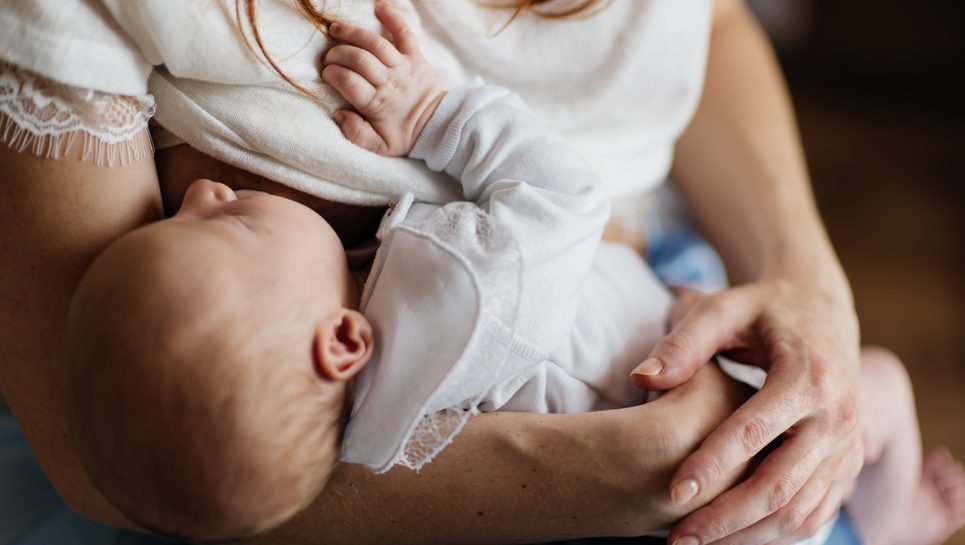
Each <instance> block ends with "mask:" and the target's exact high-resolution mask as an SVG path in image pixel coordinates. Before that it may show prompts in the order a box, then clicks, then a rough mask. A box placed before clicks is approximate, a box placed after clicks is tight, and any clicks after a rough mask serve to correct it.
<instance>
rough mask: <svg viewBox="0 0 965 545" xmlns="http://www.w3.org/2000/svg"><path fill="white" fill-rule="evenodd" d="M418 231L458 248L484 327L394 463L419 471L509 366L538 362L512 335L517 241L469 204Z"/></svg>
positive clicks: (518, 275) (518, 281)
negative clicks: (477, 293)
mask: <svg viewBox="0 0 965 545" xmlns="http://www.w3.org/2000/svg"><path fill="white" fill-rule="evenodd" d="M419 227H420V231H421V232H422V233H426V234H431V236H432V238H434V239H435V240H436V241H437V242H438V243H440V244H443V245H445V246H449V247H452V248H458V249H459V253H460V254H461V256H462V257H463V258H464V259H465V260H466V262H467V263H468V264H469V266H470V268H471V270H472V271H473V272H474V276H475V278H476V281H477V282H478V287H479V290H480V293H481V300H480V304H481V310H482V313H481V314H482V315H483V316H484V318H483V325H482V326H477V328H476V331H475V333H474V334H473V335H472V339H471V340H470V341H469V344H468V345H467V346H466V347H464V353H463V355H462V357H461V358H460V361H459V362H457V363H456V366H457V369H456V370H455V372H454V373H453V374H454V375H455V376H457V377H459V378H458V379H457V380H456V381H455V382H450V383H446V384H444V385H442V387H441V388H440V391H438V392H437V393H436V395H434V396H433V400H432V401H431V402H430V404H429V406H428V407H427V409H428V411H427V412H425V413H424V414H423V415H422V416H421V418H420V419H419V420H418V422H417V423H416V425H415V427H414V429H413V430H412V433H411V435H410V436H409V437H408V439H407V440H406V442H405V447H404V448H403V450H402V452H401V453H400V455H399V456H398V458H397V459H396V460H395V462H394V463H395V464H396V465H402V466H405V467H407V468H409V469H414V470H416V471H418V470H420V469H422V467H423V466H425V465H426V464H428V463H429V462H431V461H432V459H433V458H435V457H436V455H438V454H439V453H440V452H442V451H443V450H444V449H445V448H446V447H447V446H449V444H451V443H452V441H453V439H455V437H456V436H457V435H459V432H461V431H462V428H463V427H464V426H465V425H466V422H467V421H468V420H469V419H470V418H471V417H473V416H475V415H477V414H479V405H480V403H481V402H482V401H483V398H485V396H486V394H487V393H488V391H489V389H490V388H491V387H492V386H494V385H495V384H496V383H498V382H501V381H502V380H503V379H504V378H505V377H506V376H507V375H508V374H509V373H510V372H509V371H507V365H512V364H511V363H510V362H511V361H516V360H520V359H523V360H526V361H540V360H542V359H543V358H544V356H543V355H535V354H534V353H531V350H530V347H529V346H525V347H524V346H522V345H521V344H520V340H519V339H518V338H516V337H515V335H514V334H513V333H512V332H513V331H514V329H515V327H514V325H515V322H516V316H517V314H518V312H519V290H520V288H521V286H522V256H521V255H520V251H519V248H518V246H517V244H516V241H515V239H514V238H513V237H511V236H509V235H508V234H506V233H504V232H503V231H502V230H501V229H498V228H497V226H496V225H494V224H493V218H492V217H491V216H490V215H489V214H487V213H486V212H484V211H483V210H480V209H479V208H478V207H476V206H475V205H472V204H468V203H452V204H449V205H447V206H445V207H443V208H442V209H440V210H438V211H436V212H435V213H434V214H433V215H432V216H431V217H429V218H427V219H426V220H425V221H424V222H422V223H421V225H420V226H419Z"/></svg>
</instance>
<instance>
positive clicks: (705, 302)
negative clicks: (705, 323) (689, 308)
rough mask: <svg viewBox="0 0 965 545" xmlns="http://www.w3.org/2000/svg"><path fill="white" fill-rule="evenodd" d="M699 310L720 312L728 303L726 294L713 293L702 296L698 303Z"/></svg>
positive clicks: (712, 312) (713, 312)
mask: <svg viewBox="0 0 965 545" xmlns="http://www.w3.org/2000/svg"><path fill="white" fill-rule="evenodd" d="M697 304H698V305H700V307H701V310H704V311H705V312H708V313H711V314H721V313H723V312H724V310H725V309H726V308H727V307H728V306H729V305H730V302H729V301H728V300H727V296H726V294H715V295H710V296H707V297H704V298H703V299H701V300H700V301H699V302H698V303H697Z"/></svg>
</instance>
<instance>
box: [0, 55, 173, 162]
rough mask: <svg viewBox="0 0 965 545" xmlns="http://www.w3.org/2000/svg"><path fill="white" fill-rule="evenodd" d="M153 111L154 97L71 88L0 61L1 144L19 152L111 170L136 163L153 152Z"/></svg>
mask: <svg viewBox="0 0 965 545" xmlns="http://www.w3.org/2000/svg"><path fill="white" fill-rule="evenodd" d="M154 108H155V105H154V97H152V96H151V95H142V96H126V95H116V94H110V93H101V92H99V91H94V90H91V89H83V88H79V87H71V86H69V85H63V84H60V83H57V82H55V81H53V80H50V79H47V78H45V77H43V76H40V75H38V74H35V73H33V72H29V71H27V70H23V69H22V68H19V67H17V66H14V65H12V64H9V63H5V62H2V61H0V143H2V144H6V145H7V146H9V147H11V148H13V149H15V150H17V151H18V152H23V151H29V152H30V153H32V154H34V155H37V156H39V157H46V158H48V159H60V158H62V157H66V156H68V154H71V155H74V156H78V157H79V158H80V159H81V160H82V161H92V162H93V163H94V164H96V165H108V166H114V165H116V164H121V165H123V164H126V163H129V162H131V161H136V160H138V159H141V158H143V157H146V156H149V155H150V154H152V153H153V152H154V148H153V147H152V144H151V137H150V134H149V133H148V131H147V130H146V129H147V126H148V120H150V118H151V116H153V115H154Z"/></svg>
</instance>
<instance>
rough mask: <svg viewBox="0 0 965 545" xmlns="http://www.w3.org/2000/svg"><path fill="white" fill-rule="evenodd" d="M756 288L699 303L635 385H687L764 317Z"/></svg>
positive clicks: (642, 370) (660, 346) (642, 368)
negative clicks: (687, 382)
mask: <svg viewBox="0 0 965 545" xmlns="http://www.w3.org/2000/svg"><path fill="white" fill-rule="evenodd" d="M759 299H760V295H759V294H758V293H757V291H755V290H754V288H733V289H730V290H728V291H727V292H723V293H718V294H713V295H707V296H705V297H703V298H702V299H700V300H699V301H697V302H696V303H695V304H694V305H693V306H692V307H691V309H690V311H689V312H688V313H687V315H686V316H684V317H683V318H682V319H681V320H680V321H679V322H678V323H677V324H676V326H675V327H674V329H673V331H671V332H670V333H669V334H667V336H665V337H664V338H663V339H661V341H660V342H659V343H657V346H656V347H654V349H653V351H651V352H650V356H649V357H648V358H647V360H646V361H644V362H643V363H642V364H641V365H640V366H639V367H638V368H637V369H635V370H634V371H633V373H632V374H631V376H632V379H633V382H634V384H636V385H637V386H638V387H640V388H644V389H648V390H668V389H670V388H673V387H675V386H679V385H680V384H683V383H684V382H686V381H687V380H689V379H690V377H691V376H693V374H694V371H696V370H697V368H698V367H700V366H701V365H703V364H704V363H706V362H707V361H709V360H710V358H711V356H713V355H714V354H716V353H717V352H719V351H721V350H724V349H727V348H730V345H731V344H732V343H733V340H734V338H735V337H736V336H737V332H742V331H746V330H747V329H748V328H749V327H750V325H751V324H752V323H753V322H754V321H755V320H756V319H757V317H758V316H759V314H760V310H761V309H760V304H759V303H760V300H759Z"/></svg>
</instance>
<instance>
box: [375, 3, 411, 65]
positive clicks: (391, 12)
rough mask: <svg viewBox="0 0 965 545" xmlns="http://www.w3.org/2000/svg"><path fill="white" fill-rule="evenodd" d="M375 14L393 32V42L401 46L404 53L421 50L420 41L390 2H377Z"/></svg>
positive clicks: (400, 49) (400, 48)
mask: <svg viewBox="0 0 965 545" xmlns="http://www.w3.org/2000/svg"><path fill="white" fill-rule="evenodd" d="M375 16H376V17H377V18H378V19H379V21H381V22H382V24H383V25H385V28H386V29H387V30H388V31H389V32H391V33H392V43H394V44H395V47H397V48H399V51H401V52H402V54H403V55H409V54H412V53H418V52H419V41H418V40H417V39H416V37H415V34H413V33H412V30H411V29H410V28H409V25H407V24H406V22H405V19H403V18H402V14H400V13H399V11H398V10H397V9H396V8H394V7H392V6H390V5H389V4H384V3H381V2H380V3H377V4H375Z"/></svg>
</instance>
